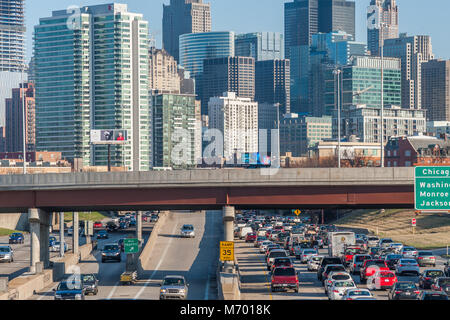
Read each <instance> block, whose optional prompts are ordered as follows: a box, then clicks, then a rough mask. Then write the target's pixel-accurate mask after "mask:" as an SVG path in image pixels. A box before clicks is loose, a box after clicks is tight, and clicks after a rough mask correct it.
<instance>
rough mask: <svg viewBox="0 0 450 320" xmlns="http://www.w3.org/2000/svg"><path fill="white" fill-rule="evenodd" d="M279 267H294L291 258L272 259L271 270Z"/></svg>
mask: <svg viewBox="0 0 450 320" xmlns="http://www.w3.org/2000/svg"><path fill="white" fill-rule="evenodd" d="M279 267H292V268H293V267H294V265H293V264H292V260H291V258H287V257H286V258H275V259H274V260H273V263H272V266H271V272H273V270H274V269H275V268H279Z"/></svg>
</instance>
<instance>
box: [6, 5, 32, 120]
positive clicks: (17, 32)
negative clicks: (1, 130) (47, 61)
mask: <svg viewBox="0 0 450 320" xmlns="http://www.w3.org/2000/svg"><path fill="white" fill-rule="evenodd" d="M24 5H25V0H0V84H1V85H0V126H5V99H6V98H11V92H12V91H11V90H12V89H13V88H18V87H19V85H20V83H22V82H25V81H27V75H26V74H25V75H24V77H22V71H25V32H26V28H25V10H24Z"/></svg>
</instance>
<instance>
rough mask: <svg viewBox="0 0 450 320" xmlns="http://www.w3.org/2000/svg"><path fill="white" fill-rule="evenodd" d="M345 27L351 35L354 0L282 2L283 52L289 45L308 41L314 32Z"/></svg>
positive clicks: (353, 22)
mask: <svg viewBox="0 0 450 320" xmlns="http://www.w3.org/2000/svg"><path fill="white" fill-rule="evenodd" d="M332 31H345V32H347V33H348V34H351V35H352V36H353V38H355V2H353V1H347V0H294V2H287V3H285V4H284V34H285V52H286V53H285V55H286V59H290V51H291V47H297V46H302V45H310V44H311V41H312V35H313V34H315V33H318V32H323V33H329V32H332Z"/></svg>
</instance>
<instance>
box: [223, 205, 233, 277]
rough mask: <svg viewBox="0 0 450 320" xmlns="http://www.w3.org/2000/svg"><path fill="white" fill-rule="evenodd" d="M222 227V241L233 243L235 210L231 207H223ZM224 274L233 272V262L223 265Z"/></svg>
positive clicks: (226, 262)
mask: <svg viewBox="0 0 450 320" xmlns="http://www.w3.org/2000/svg"><path fill="white" fill-rule="evenodd" d="M222 212H223V226H224V237H225V239H224V241H234V229H233V226H234V224H233V222H234V217H235V209H234V207H231V206H225V207H223V210H222ZM223 268H224V271H225V272H233V270H234V261H225V263H224V265H223Z"/></svg>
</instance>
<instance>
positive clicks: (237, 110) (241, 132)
mask: <svg viewBox="0 0 450 320" xmlns="http://www.w3.org/2000/svg"><path fill="white" fill-rule="evenodd" d="M208 111H209V113H208V114H209V128H210V129H218V130H219V131H220V132H222V134H223V156H224V157H225V158H226V159H231V160H232V159H234V155H235V154H242V153H254V152H258V103H257V102H253V101H252V100H251V99H249V98H240V97H238V96H237V95H236V93H234V92H224V93H223V96H222V95H221V96H217V97H212V98H211V99H210V100H209V103H208Z"/></svg>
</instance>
